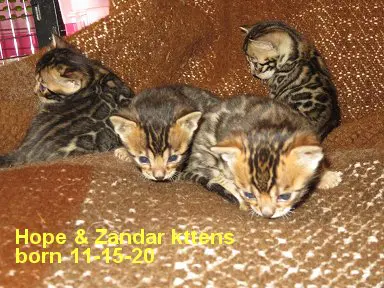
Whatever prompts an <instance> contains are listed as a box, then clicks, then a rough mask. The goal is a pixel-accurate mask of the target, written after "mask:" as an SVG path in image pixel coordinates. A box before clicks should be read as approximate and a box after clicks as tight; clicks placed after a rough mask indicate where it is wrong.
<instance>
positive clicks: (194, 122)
mask: <svg viewBox="0 0 384 288" xmlns="http://www.w3.org/2000/svg"><path fill="white" fill-rule="evenodd" d="M201 116H202V113H201V112H199V111H197V112H192V113H189V114H187V115H184V116H183V117H181V118H179V119H177V120H176V124H177V125H179V126H180V127H182V128H184V129H187V130H189V131H191V132H192V133H193V132H195V130H196V129H197V127H199V125H198V124H199V120H200V118H201Z"/></svg>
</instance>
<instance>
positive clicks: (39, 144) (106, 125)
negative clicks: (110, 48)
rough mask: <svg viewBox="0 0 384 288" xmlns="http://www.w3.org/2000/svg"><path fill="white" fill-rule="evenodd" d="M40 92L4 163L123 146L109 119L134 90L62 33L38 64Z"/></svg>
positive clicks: (1, 164)
mask: <svg viewBox="0 0 384 288" xmlns="http://www.w3.org/2000/svg"><path fill="white" fill-rule="evenodd" d="M35 93H36V94H37V95H38V96H39V99H40V100H41V107H40V110H39V112H38V114H37V116H36V117H35V118H34V119H33V121H32V124H31V126H30V128H29V130H28V132H27V135H26V137H25V139H24V140H23V142H22V144H21V145H20V147H19V148H18V149H16V150H15V151H13V152H11V153H10V154H8V155H4V156H0V167H9V166H14V165H17V164H23V163H30V162H36V161H43V160H51V159H55V158H60V157H67V156H73V155H80V154H86V153H92V152H103V151H108V150H111V149H115V148H117V147H118V146H121V143H120V140H119V137H118V135H116V134H115V133H114V130H113V127H112V124H111V123H110V121H109V119H108V118H109V116H111V115H112V114H113V113H115V112H116V111H117V110H118V109H119V108H120V107H121V106H124V105H127V104H128V103H129V102H130V100H131V98H132V97H133V92H132V91H131V89H130V88H128V87H127V86H125V85H124V83H123V82H122V81H121V80H120V79H119V77H117V76H116V75H115V74H114V73H113V72H111V71H110V70H108V69H107V68H105V67H104V66H103V65H102V64H101V63H99V62H97V61H94V60H91V59H88V58H87V57H86V56H85V55H83V54H82V53H81V52H80V51H78V50H77V49H76V48H74V47H73V46H71V45H70V44H68V43H67V42H66V41H64V40H63V39H61V38H60V37H58V36H56V35H54V36H53V40H52V43H51V47H50V50H49V51H48V52H47V53H45V54H44V55H43V56H42V57H41V59H40V60H39V61H38V63H37V65H36V87H35Z"/></svg>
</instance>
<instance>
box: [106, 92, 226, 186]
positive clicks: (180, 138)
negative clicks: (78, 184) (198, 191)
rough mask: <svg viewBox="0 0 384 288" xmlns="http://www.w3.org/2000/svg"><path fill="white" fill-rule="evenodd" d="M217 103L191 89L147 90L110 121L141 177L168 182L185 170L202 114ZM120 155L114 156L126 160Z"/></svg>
mask: <svg viewBox="0 0 384 288" xmlns="http://www.w3.org/2000/svg"><path fill="white" fill-rule="evenodd" d="M218 102H219V100H218V99H217V98H216V97H215V96H213V95H212V94H210V93H209V92H207V91H204V90H202V89H199V88H196V87H191V86H185V85H176V86H166V87H161V88H154V89H148V90H145V91H143V92H141V93H140V94H138V95H137V96H136V97H135V98H134V100H133V102H132V104H131V105H130V106H129V107H127V108H124V109H122V110H120V111H119V113H118V114H117V115H115V116H112V117H110V121H111V122H112V124H113V126H114V129H115V132H116V133H117V134H118V135H119V136H120V139H121V141H122V143H123V144H124V146H125V149H126V154H127V155H130V157H131V158H132V159H133V160H134V162H135V164H136V166H137V167H138V168H139V170H140V171H141V173H142V175H143V176H144V177H145V178H147V179H149V180H153V181H169V180H174V179H176V177H177V176H178V174H179V172H180V171H181V170H182V169H183V168H184V167H185V163H186V161H187V160H188V157H189V153H190V145H191V143H192V140H193V137H194V134H195V131H196V130H197V128H198V126H199V123H200V119H201V116H202V114H203V113H204V111H205V110H207V109H208V108H209V107H211V106H213V105H215V104H216V103H218ZM123 154H124V153H122V152H121V151H119V152H116V153H115V155H117V156H118V157H119V158H120V159H122V158H126V157H124V156H123V157H121V155H123Z"/></svg>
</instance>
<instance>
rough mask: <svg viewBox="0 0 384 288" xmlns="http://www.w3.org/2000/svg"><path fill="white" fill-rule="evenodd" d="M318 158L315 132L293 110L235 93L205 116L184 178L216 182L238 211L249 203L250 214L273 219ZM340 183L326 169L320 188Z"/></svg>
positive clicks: (300, 189)
mask: <svg viewBox="0 0 384 288" xmlns="http://www.w3.org/2000/svg"><path fill="white" fill-rule="evenodd" d="M323 158H324V152H323V149H322V147H321V144H320V139H319V138H318V136H317V133H316V131H315V130H314V129H313V127H312V126H311V125H310V124H309V123H308V121H307V120H306V119H305V118H304V117H303V116H302V115H300V114H299V113H298V112H296V111H294V110H293V109H291V108H290V107H289V106H287V105H285V104H283V103H280V102H278V101H275V100H272V99H269V98H265V97H263V98H259V97H255V96H240V97H234V98H231V99H229V100H228V101H225V102H222V103H221V104H219V105H217V106H215V107H214V108H213V109H212V110H211V111H209V112H208V113H206V114H205V115H204V117H203V122H202V124H201V126H200V129H199V131H198V132H197V133H196V136H195V139H194V143H193V146H192V153H191V156H190V159H189V162H188V166H187V167H186V169H185V171H184V173H183V174H184V175H183V176H184V178H187V179H193V180H195V181H198V182H200V183H204V184H205V185H206V186H207V187H208V188H210V187H212V186H218V185H219V186H218V187H220V186H221V187H222V188H224V189H225V191H224V192H227V193H230V194H232V195H233V196H235V197H236V199H237V200H238V201H239V203H240V209H243V210H246V209H248V208H247V207H248V205H249V206H250V207H251V208H252V211H253V213H257V214H258V215H261V216H264V217H267V218H277V217H281V216H283V215H286V214H287V213H288V212H289V211H290V210H291V209H292V208H293V207H294V206H295V204H297V203H298V202H299V201H300V200H301V199H302V198H303V196H304V195H305V194H306V193H307V191H308V188H309V187H310V185H311V183H313V180H315V179H316V178H318V176H319V175H320V174H319V173H320V172H322V171H321V163H322V161H323ZM339 182H340V175H339V174H337V173H334V172H329V171H328V172H327V173H325V174H323V176H322V179H321V181H320V185H319V186H320V188H331V187H333V186H335V185H337V184H338V183H339ZM214 190H215V189H214ZM221 192H223V191H221Z"/></svg>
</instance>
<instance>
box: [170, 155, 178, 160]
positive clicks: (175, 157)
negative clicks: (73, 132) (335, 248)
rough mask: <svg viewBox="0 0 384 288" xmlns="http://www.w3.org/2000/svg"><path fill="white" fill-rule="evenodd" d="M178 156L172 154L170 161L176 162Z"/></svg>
mask: <svg viewBox="0 0 384 288" xmlns="http://www.w3.org/2000/svg"><path fill="white" fill-rule="evenodd" d="M177 158H178V157H177V155H171V156H169V158H168V162H175V161H176V160H177Z"/></svg>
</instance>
